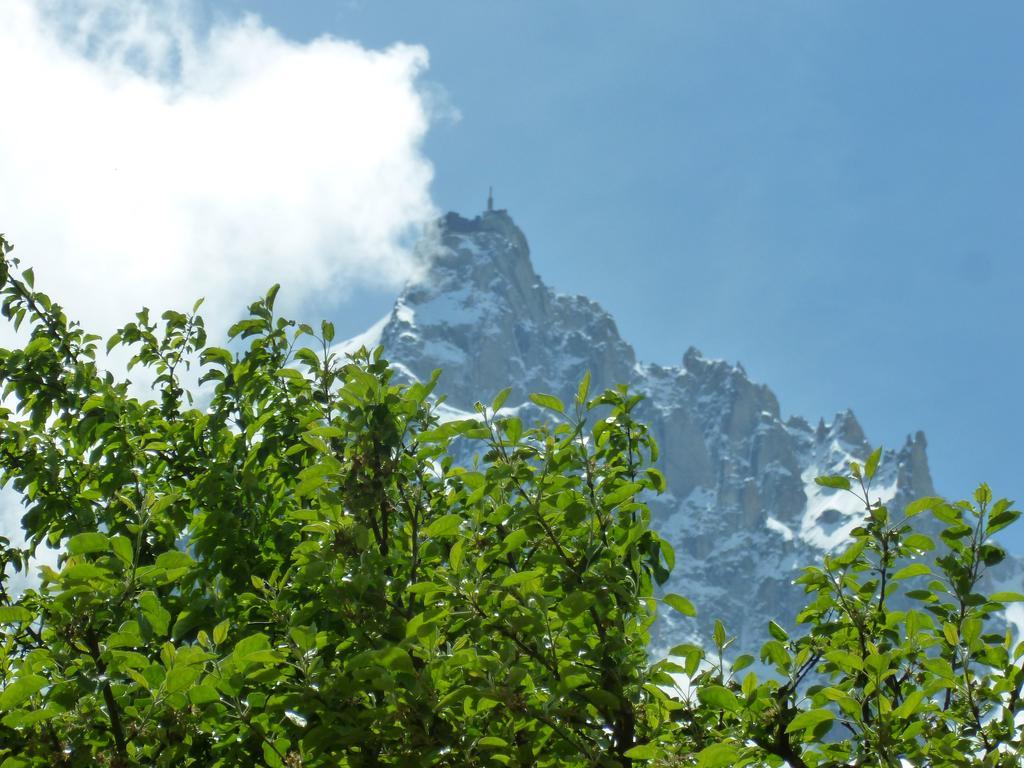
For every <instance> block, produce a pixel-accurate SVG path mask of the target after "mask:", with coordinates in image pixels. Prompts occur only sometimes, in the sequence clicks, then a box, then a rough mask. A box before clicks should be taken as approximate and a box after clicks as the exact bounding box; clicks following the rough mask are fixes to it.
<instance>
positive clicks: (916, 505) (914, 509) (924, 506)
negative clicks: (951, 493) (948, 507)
mask: <svg viewBox="0 0 1024 768" xmlns="http://www.w3.org/2000/svg"><path fill="white" fill-rule="evenodd" d="M943 504H945V502H944V501H943V500H942V499H940V498H939V497H938V496H923V497H922V498H920V499H917V500H915V501H912V502H910V503H909V504H907V508H906V509H904V510H903V515H904V516H905V517H914V516H915V515H919V514H921V513H922V512H924V511H926V510H929V509H934V508H935V507H938V506H942V505H943Z"/></svg>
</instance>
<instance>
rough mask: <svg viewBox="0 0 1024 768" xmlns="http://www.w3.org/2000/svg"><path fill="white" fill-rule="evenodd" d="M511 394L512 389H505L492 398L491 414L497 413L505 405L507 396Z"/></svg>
mask: <svg viewBox="0 0 1024 768" xmlns="http://www.w3.org/2000/svg"><path fill="white" fill-rule="evenodd" d="M511 393H512V387H505V388H504V389H503V390H501V392H499V393H498V394H496V395H495V396H494V399H493V400H492V401H491V412H492V413H497V412H498V411H499V410H501V406H503V405H504V404H505V401H506V400H508V396H509V395H510V394H511Z"/></svg>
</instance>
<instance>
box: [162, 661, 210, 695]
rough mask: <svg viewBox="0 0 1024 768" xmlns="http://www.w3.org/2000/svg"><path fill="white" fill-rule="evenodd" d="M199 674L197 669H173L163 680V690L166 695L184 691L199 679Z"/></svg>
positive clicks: (179, 667) (180, 667)
mask: <svg viewBox="0 0 1024 768" xmlns="http://www.w3.org/2000/svg"><path fill="white" fill-rule="evenodd" d="M200 674H201V670H200V669H199V668H198V667H182V666H176V667H173V668H172V669H171V671H170V672H168V673H167V677H166V678H164V690H165V691H166V692H167V693H178V692H179V691H184V690H185V689H186V688H188V687H189V686H190V685H192V683H194V682H195V681H196V680H197V679H198V678H199V675H200Z"/></svg>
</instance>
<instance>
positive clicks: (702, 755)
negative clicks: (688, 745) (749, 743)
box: [697, 744, 739, 768]
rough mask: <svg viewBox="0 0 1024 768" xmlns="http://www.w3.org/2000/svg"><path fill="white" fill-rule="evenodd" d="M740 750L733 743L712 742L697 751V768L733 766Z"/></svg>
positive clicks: (728, 767) (729, 767)
mask: <svg viewBox="0 0 1024 768" xmlns="http://www.w3.org/2000/svg"><path fill="white" fill-rule="evenodd" d="M738 757H739V751H738V750H737V749H736V747H734V746H732V745H731V744H712V745H711V746H710V747H705V748H704V749H702V750H701V751H700V752H698V753H697V768H731V767H732V766H734V765H736V761H737V758H738Z"/></svg>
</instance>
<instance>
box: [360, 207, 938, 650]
mask: <svg viewBox="0 0 1024 768" xmlns="http://www.w3.org/2000/svg"><path fill="white" fill-rule="evenodd" d="M435 234H436V236H433V237H430V238H426V239H425V240H424V241H423V243H422V244H421V246H420V248H421V255H422V256H423V258H424V260H425V262H426V264H427V269H426V271H425V273H424V275H423V277H422V278H420V279H418V280H416V281H414V282H413V283H411V284H409V285H408V286H407V287H406V288H405V290H404V291H403V292H402V294H401V296H399V298H398V300H397V301H396V302H395V305H394V309H393V310H392V311H391V313H390V314H389V315H388V316H386V317H385V318H383V319H382V320H381V321H380V322H379V323H377V324H376V325H375V326H374V327H373V328H371V329H370V330H369V331H368V332H367V333H365V334H363V335H361V336H360V337H357V338H356V339H353V340H351V341H349V342H346V343H345V344H344V345H342V347H341V348H342V349H352V348H355V347H358V346H360V345H362V344H365V345H367V346H374V345H376V344H383V346H384V349H385V355H386V356H387V357H388V359H389V360H391V361H392V363H393V364H395V365H396V367H398V369H399V370H400V372H401V373H402V374H403V375H405V376H407V377H409V378H416V379H420V378H427V377H429V376H430V374H431V372H432V371H433V370H434V369H436V368H441V369H442V370H443V374H442V377H441V381H440V384H439V390H440V391H441V392H443V393H444V394H446V395H447V398H448V399H447V403H448V405H449V406H452V407H454V408H456V409H464V410H466V411H470V412H471V411H472V410H473V403H474V402H476V401H477V400H485V401H486V400H487V399H489V398H490V397H491V396H492V395H494V394H495V393H497V392H498V391H499V390H501V389H503V388H504V387H506V386H510V385H511V386H512V387H513V390H512V395H511V396H510V398H509V400H508V401H507V405H509V406H514V405H516V404H517V403H522V402H524V401H526V399H527V396H528V395H529V394H530V393H531V392H548V393H552V394H555V395H558V396H559V397H560V398H562V399H563V400H565V401H569V400H571V399H572V398H573V396H574V394H575V392H576V387H577V384H578V383H579V381H580V378H581V377H582V376H583V374H584V372H585V371H587V370H589V371H590V372H591V375H592V384H591V391H600V390H601V389H603V388H605V387H609V386H614V385H615V384H618V383H628V384H629V386H630V388H631V389H633V390H635V391H639V392H643V393H644V394H646V395H647V398H646V399H645V401H644V402H643V404H642V406H641V408H642V410H641V412H640V416H641V418H643V419H644V420H645V421H646V422H647V423H648V424H649V425H650V428H651V430H652V432H653V434H654V437H655V438H656V439H657V441H658V444H659V446H660V448H661V458H660V460H659V465H660V467H661V469H662V471H663V472H664V473H665V476H666V478H667V481H668V492H667V493H665V494H663V495H662V496H661V497H659V498H657V499H655V500H653V502H652V504H651V507H652V513H653V515H654V524H655V527H656V528H657V529H658V530H659V532H660V533H661V534H662V535H663V536H665V537H666V538H668V539H669V540H670V541H671V543H672V544H673V546H674V547H675V550H676V559H677V565H676V570H675V572H674V574H673V576H672V579H671V581H670V583H669V585H668V588H669V589H670V591H673V592H679V593H681V594H684V595H687V596H688V597H689V598H690V599H691V600H693V602H694V604H695V605H696V606H697V608H698V611H699V616H698V619H697V620H696V621H694V620H690V619H683V618H676V619H674V620H673V619H669V620H667V621H666V622H663V623H662V624H661V625H660V632H659V636H660V642H659V644H660V645H669V644H671V643H677V642H680V641H681V640H682V639H683V638H686V637H688V636H692V637H705V638H706V637H708V636H709V634H710V626H711V624H712V622H713V621H714V619H715V618H721V619H722V620H723V621H724V622H725V624H726V626H727V628H728V629H729V631H730V634H735V635H737V637H738V642H737V644H736V647H738V648H751V647H753V646H755V644H756V643H758V642H759V641H760V640H762V639H763V638H764V637H765V626H766V624H767V622H768V620H769V619H770V618H772V619H776V620H778V621H780V623H783V624H791V623H792V618H793V617H794V616H795V615H796V612H797V610H798V608H799V607H800V606H801V605H802V604H803V603H802V598H803V595H802V590H801V589H800V588H799V587H796V586H794V585H793V584H792V581H793V579H794V578H795V577H796V576H797V575H798V574H799V571H800V569H801V568H802V567H803V566H805V565H808V564H811V563H813V562H814V561H815V560H817V559H820V557H821V554H822V553H823V552H824V551H826V550H829V549H832V548H834V547H837V546H838V545H840V543H841V542H842V541H843V540H844V538H845V536H846V535H847V533H848V532H849V531H850V529H851V528H853V527H854V526H855V525H856V524H857V523H858V522H859V521H860V520H861V519H862V517H863V509H862V507H860V506H858V504H857V502H856V500H855V499H854V498H853V497H852V496H851V495H849V494H846V493H843V492H834V491H831V490H828V489H824V488H821V487H819V486H817V485H816V484H815V482H814V478H815V477H816V476H818V475H822V474H835V473H840V472H843V471H845V470H846V468H847V465H848V462H849V461H850V460H851V459H858V460H862V461H863V460H864V459H865V458H866V457H867V455H868V454H869V452H870V448H869V443H868V441H867V439H866V437H865V435H864V432H863V430H862V429H861V427H860V425H859V424H858V423H857V419H856V418H855V417H854V415H853V413H852V412H851V411H845V412H843V413H840V414H837V415H836V416H835V417H834V418H832V420H831V421H829V422H826V421H824V420H821V421H819V422H818V423H817V425H816V426H811V424H810V423H808V422H807V421H805V420H804V419H802V418H799V417H791V418H789V419H787V420H785V421H783V419H782V417H781V414H780V409H779V403H778V400H777V399H776V397H775V395H774V394H773V393H772V391H771V390H770V389H769V388H768V387H767V386H765V385H763V384H757V383H755V382H752V381H751V380H750V378H749V377H748V376H747V374H746V372H745V371H744V370H743V367H742V366H740V365H738V364H737V365H731V364H729V363H726V362H723V361H720V360H711V359H708V358H705V357H704V356H703V355H702V354H701V353H700V352H699V351H697V350H696V349H694V348H693V347H691V348H690V349H689V350H688V351H687V352H686V353H685V354H684V355H683V357H682V360H681V363H680V365H679V366H674V367H662V366H659V365H653V364H644V363H640V362H638V361H637V360H636V355H635V353H634V351H633V348H632V347H631V346H630V345H629V344H628V343H627V342H626V341H625V340H623V339H622V337H621V336H620V335H619V332H618V329H617V328H616V325H615V321H614V320H613V319H612V317H611V316H610V315H609V314H608V313H607V312H605V311H604V310H603V309H602V308H601V307H600V306H599V305H598V304H596V303H595V302H593V301H590V300H589V299H587V298H584V297H582V296H567V295H560V294H556V293H554V292H553V291H552V290H551V289H550V288H548V287H547V286H546V285H545V284H544V282H543V281H542V280H541V279H540V277H539V276H538V275H537V273H536V272H535V271H534V269H533V265H532V263H531V261H530V252H529V247H528V245H527V242H526V238H525V236H524V235H523V233H522V231H521V230H520V229H519V228H518V227H517V226H516V225H515V223H514V222H513V221H512V218H511V217H510V216H509V215H508V213H507V212H506V211H503V210H488V211H486V212H485V213H483V214H482V215H480V216H477V217H476V218H473V219H466V218H463V217H461V216H459V215H458V214H455V213H449V214H447V215H446V216H445V217H444V218H443V219H442V220H441V221H440V223H439V229H438V231H437V232H436V233H435ZM932 493H934V490H933V487H932V479H931V475H930V474H929V470H928V458H927V452H926V442H925V437H924V435H923V434H922V433H920V432H918V433H917V434H916V435H914V436H913V437H908V438H907V441H906V444H905V445H904V446H903V447H902V448H901V449H900V450H898V451H888V452H887V453H886V455H885V457H884V459H883V462H882V469H881V471H880V474H879V476H878V477H876V480H875V483H874V487H873V492H872V495H873V497H877V498H880V499H882V500H883V501H885V502H889V503H892V504H895V505H896V506H899V505H901V504H904V503H906V502H907V501H909V500H910V499H912V498H915V497H918V496H922V495H930V494H932Z"/></svg>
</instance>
